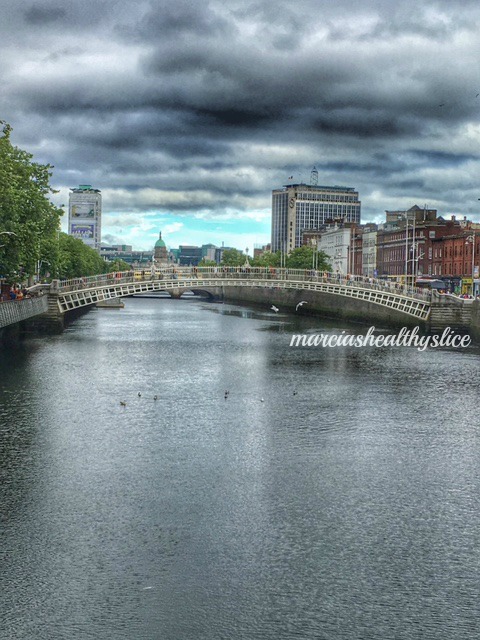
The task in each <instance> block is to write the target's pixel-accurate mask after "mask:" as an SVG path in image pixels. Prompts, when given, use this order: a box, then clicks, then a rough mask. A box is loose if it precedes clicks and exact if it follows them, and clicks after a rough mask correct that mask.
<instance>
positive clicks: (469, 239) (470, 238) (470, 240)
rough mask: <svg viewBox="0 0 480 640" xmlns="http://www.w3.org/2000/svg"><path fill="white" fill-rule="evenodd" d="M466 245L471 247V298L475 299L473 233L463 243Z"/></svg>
mask: <svg viewBox="0 0 480 640" xmlns="http://www.w3.org/2000/svg"><path fill="white" fill-rule="evenodd" d="M467 244H471V245H472V298H474V297H475V284H474V282H473V278H474V276H475V233H473V234H472V235H470V236H468V237H467V239H466V241H465V245H467Z"/></svg>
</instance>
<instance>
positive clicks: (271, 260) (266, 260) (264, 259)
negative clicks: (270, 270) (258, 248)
mask: <svg viewBox="0 0 480 640" xmlns="http://www.w3.org/2000/svg"><path fill="white" fill-rule="evenodd" d="M280 259H281V252H280V251H276V252H275V253H271V252H270V251H266V252H265V253H263V254H262V255H261V256H260V257H259V258H254V259H253V260H251V261H250V262H251V264H252V266H253V267H279V266H280Z"/></svg>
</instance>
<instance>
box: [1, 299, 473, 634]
mask: <svg viewBox="0 0 480 640" xmlns="http://www.w3.org/2000/svg"><path fill="white" fill-rule="evenodd" d="M341 330H347V331H350V332H353V333H358V332H360V331H366V329H365V328H363V327H359V326H354V325H350V326H349V327H346V326H344V325H340V324H339V323H334V324H332V323H330V324H329V323H326V322H325V321H323V320H322V319H319V318H316V319H315V318H307V317H299V316H296V315H290V316H288V315H282V313H281V312H280V313H279V314H278V315H275V314H273V313H272V312H271V311H269V310H268V309H265V310H262V309H257V310H253V309H249V308H246V307H239V306H233V305H222V304H216V303H207V302H202V301H198V300H171V301H170V300H154V299H139V298H136V299H128V300H127V301H126V307H125V309H123V310H111V309H99V310H94V311H92V312H90V313H88V314H87V315H85V316H83V317H81V318H79V319H77V320H76V321H75V322H74V323H73V324H71V325H70V326H69V327H68V329H67V330H66V331H65V332H64V333H63V334H62V335H60V336H54V337H43V338H33V339H29V340H28V341H27V342H25V343H24V344H23V345H22V346H21V347H20V348H16V349H7V350H4V351H2V352H1V356H0V357H1V362H0V480H1V487H0V514H1V520H0V542H1V546H0V554H1V564H0V616H1V617H0V622H1V629H0V637H1V638H2V640H56V639H58V640H60V639H61V640H63V639H65V640H77V639H78V640H83V639H90V638H92V639H95V640H123V639H125V640H126V639H128V640H142V639H148V640H157V639H158V640H199V639H205V640H220V639H232V640H237V639H245V640H257V639H258V640H278V639H280V640H283V639H285V640H287V639H294V638H300V639H313V638H315V639H316V638H322V639H323V638H325V639H326V640H337V639H345V640H346V639H351V640H354V639H355V640H357V639H363V638H364V639H366V640H376V639H378V640H389V639H392V640H393V639H395V640H399V639H409V640H410V639H412V638H422V639H423V638H432V639H442V640H443V639H446V638H456V639H463V638H472V639H473V638H478V637H479V634H480V622H479V616H478V602H479V597H480V580H479V578H480V572H479V569H480V553H479V543H480V539H479V538H480V473H479V471H480V469H479V467H480V438H479V436H480V427H479V426H478V423H479V421H478V416H477V404H478V401H477V398H478V383H477V373H478V367H479V363H480V353H479V351H478V350H477V349H476V348H473V347H470V348H468V349H443V350H442V349H431V350H427V351H425V352H419V351H417V350H416V349H414V348H408V347H397V348H395V347H386V348H373V347H370V348H359V349H355V348H347V347H339V348H332V349H323V348H298V349H295V348H290V347H289V341H290V337H291V334H292V332H295V333H299V332H313V333H320V332H325V331H329V332H333V333H338V332H339V331H341ZM225 390H228V391H229V392H230V393H229V395H228V397H227V399H225V397H224V393H225ZM139 393H140V394H141V396H139V395H138V394H139ZM154 396H157V397H158V399H157V400H154ZM121 401H123V402H125V403H126V406H125V407H124V406H121V405H120V402H121Z"/></svg>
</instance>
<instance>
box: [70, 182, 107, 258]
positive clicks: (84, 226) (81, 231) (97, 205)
mask: <svg viewBox="0 0 480 640" xmlns="http://www.w3.org/2000/svg"><path fill="white" fill-rule="evenodd" d="M101 232H102V194H101V192H100V190H99V189H92V187H91V185H89V184H81V185H80V186H79V187H76V188H75V189H70V195H69V204H68V233H69V235H71V236H74V237H75V238H80V240H82V241H83V242H84V243H85V244H86V245H88V246H89V247H92V249H96V250H97V251H100V241H101Z"/></svg>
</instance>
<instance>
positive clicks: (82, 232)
mask: <svg viewBox="0 0 480 640" xmlns="http://www.w3.org/2000/svg"><path fill="white" fill-rule="evenodd" d="M94 229H95V225H93V224H72V230H71V232H70V233H71V234H72V236H76V237H77V238H81V239H82V240H88V239H89V238H93V233H94Z"/></svg>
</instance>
